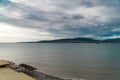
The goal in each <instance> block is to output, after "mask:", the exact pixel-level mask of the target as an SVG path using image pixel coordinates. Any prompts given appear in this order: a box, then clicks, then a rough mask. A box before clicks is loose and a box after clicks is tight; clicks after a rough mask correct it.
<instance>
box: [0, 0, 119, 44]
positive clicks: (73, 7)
mask: <svg viewBox="0 0 120 80" xmlns="http://www.w3.org/2000/svg"><path fill="white" fill-rule="evenodd" d="M4 26H7V27H6V28H8V27H9V30H8V33H6V29H5V28H3V27H4ZM13 27H14V28H15V29H14V30H11V28H13ZM16 29H17V33H18V34H21V36H17V34H16ZM18 29H19V30H18ZM11 32H12V33H13V34H14V35H16V36H17V37H16V36H12V35H10V33H11ZM0 33H1V34H3V35H4V34H6V35H8V36H11V37H8V36H3V35H0V38H1V39H0V41H1V42H2V41H6V42H7V41H8V40H9V41H12V42H14V41H34V40H45V39H58V38H73V37H90V38H98V39H104V38H117V37H120V2H119V0H1V1H0Z"/></svg>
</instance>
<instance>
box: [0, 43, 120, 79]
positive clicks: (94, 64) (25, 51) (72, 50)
mask: <svg viewBox="0 0 120 80" xmlns="http://www.w3.org/2000/svg"><path fill="white" fill-rule="evenodd" d="M0 59H7V60H10V61H14V62H16V63H17V64H20V63H27V64H30V65H32V66H34V67H36V68H38V70H39V71H41V72H45V73H48V74H51V75H54V76H57V77H62V78H72V79H75V80H77V79H78V80H80V79H81V80H83V79H84V80H120V44H99V45H98V44H78V43H76V44H75V43H63V44H62V43H60V44H57V43H55V44H52V43H50V44H47V43H46V44H44V43H41V44H40V43H19V44H0Z"/></svg>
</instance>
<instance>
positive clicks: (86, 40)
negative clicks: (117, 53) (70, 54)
mask: <svg viewBox="0 0 120 80" xmlns="http://www.w3.org/2000/svg"><path fill="white" fill-rule="evenodd" d="M33 43H120V38H115V39H106V40H97V39H92V38H67V39H57V40H44V41H37V42H33Z"/></svg>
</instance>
